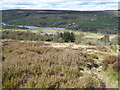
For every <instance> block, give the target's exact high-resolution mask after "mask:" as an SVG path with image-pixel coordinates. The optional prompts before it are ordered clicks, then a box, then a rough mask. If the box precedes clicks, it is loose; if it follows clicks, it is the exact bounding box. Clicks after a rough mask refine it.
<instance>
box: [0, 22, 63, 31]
mask: <svg viewBox="0 0 120 90" xmlns="http://www.w3.org/2000/svg"><path fill="white" fill-rule="evenodd" d="M1 24H2V25H8V26H16V27H24V28H27V29H57V30H65V28H58V27H37V26H26V25H10V24H6V23H1Z"/></svg>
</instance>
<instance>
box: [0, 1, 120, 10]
mask: <svg viewBox="0 0 120 90" xmlns="http://www.w3.org/2000/svg"><path fill="white" fill-rule="evenodd" d="M118 1H119V0H2V2H1V3H0V6H2V7H0V9H3V10H4V9H54V10H80V11H86V10H87V11H88V10H117V9H118Z"/></svg>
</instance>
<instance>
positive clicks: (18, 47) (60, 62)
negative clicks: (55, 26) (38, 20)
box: [1, 40, 118, 89]
mask: <svg viewBox="0 0 120 90" xmlns="http://www.w3.org/2000/svg"><path fill="white" fill-rule="evenodd" d="M1 42H2V45H3V56H2V64H3V66H2V70H3V71H2V72H3V74H2V80H3V82H2V85H3V88H84V89H85V88H117V86H118V85H117V84H118V75H117V71H116V69H118V68H117V67H116V66H117V64H118V59H117V58H118V56H116V55H112V54H113V53H112V52H113V50H114V48H116V47H114V46H113V47H112V48H111V46H108V47H106V46H94V45H89V46H88V45H76V44H73V43H50V42H41V41H37V42H36V41H19V40H2V41H1ZM106 58H107V59H106ZM108 60H110V61H109V62H108ZM102 62H104V63H103V64H102ZM111 66H112V67H111ZM104 68H105V69H104ZM111 68H113V69H111Z"/></svg>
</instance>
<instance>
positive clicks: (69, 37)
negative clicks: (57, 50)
mask: <svg viewBox="0 0 120 90" xmlns="http://www.w3.org/2000/svg"><path fill="white" fill-rule="evenodd" d="M60 37H61V38H62V39H63V40H64V41H65V42H69V41H70V42H74V41H75V35H74V33H70V32H64V33H60Z"/></svg>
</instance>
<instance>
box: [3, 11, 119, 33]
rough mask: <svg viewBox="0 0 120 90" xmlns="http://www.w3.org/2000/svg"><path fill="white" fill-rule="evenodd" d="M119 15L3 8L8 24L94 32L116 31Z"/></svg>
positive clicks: (113, 12) (114, 13)
mask: <svg viewBox="0 0 120 90" xmlns="http://www.w3.org/2000/svg"><path fill="white" fill-rule="evenodd" d="M117 15H118V14H117V11H71V10H2V16H3V18H2V20H3V22H4V23H7V24H15V25H32V26H40V27H62V28H68V29H73V30H82V31H93V32H96V31H97V30H106V31H108V32H109V30H110V32H111V31H112V32H114V31H116V30H117V27H118V16H117Z"/></svg>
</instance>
